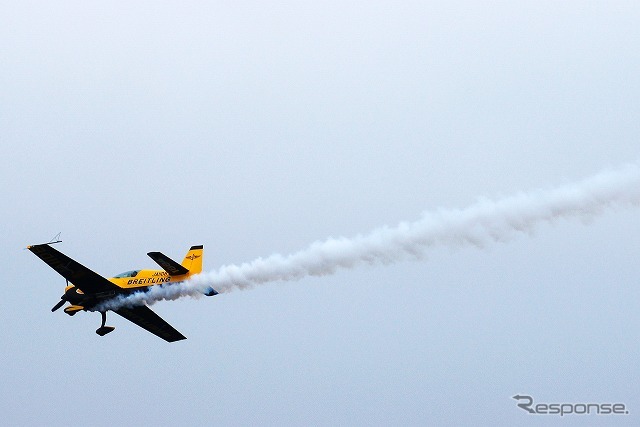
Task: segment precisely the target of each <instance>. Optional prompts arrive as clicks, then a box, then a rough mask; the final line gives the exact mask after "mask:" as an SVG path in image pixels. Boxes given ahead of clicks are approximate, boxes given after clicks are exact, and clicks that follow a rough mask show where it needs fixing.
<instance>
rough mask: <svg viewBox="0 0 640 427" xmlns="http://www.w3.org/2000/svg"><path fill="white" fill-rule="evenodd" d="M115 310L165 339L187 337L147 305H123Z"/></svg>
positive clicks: (171, 340) (173, 339)
mask: <svg viewBox="0 0 640 427" xmlns="http://www.w3.org/2000/svg"><path fill="white" fill-rule="evenodd" d="M115 312H116V313H118V314H119V315H120V316H122V317H124V318H125V319H127V320H130V321H132V322H133V323H135V324H136V325H138V326H140V327H142V328H144V329H146V330H147V331H149V332H151V333H152V334H155V335H157V336H159V337H160V338H162V339H163V340H165V341H168V342H174V341H180V340H184V339H187V337H185V336H184V335H182V334H181V333H180V332H178V331H176V330H175V329H174V328H173V326H171V325H170V324H168V323H167V322H165V321H164V320H163V319H162V317H160V316H158V315H157V314H156V313H154V312H153V310H151V309H150V308H149V307H147V306H146V305H141V306H137V307H133V308H126V307H122V308H119V309H117V310H115Z"/></svg>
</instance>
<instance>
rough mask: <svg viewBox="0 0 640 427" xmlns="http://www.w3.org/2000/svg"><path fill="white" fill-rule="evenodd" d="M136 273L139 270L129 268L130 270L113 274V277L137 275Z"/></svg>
mask: <svg viewBox="0 0 640 427" xmlns="http://www.w3.org/2000/svg"><path fill="white" fill-rule="evenodd" d="M138 273H140V270H130V271H125V272H124V273H120V274H118V275H116V276H113V278H114V279H122V278H125V277H136V276H137V275H138Z"/></svg>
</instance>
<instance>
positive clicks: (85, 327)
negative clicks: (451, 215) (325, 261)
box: [0, 1, 640, 426]
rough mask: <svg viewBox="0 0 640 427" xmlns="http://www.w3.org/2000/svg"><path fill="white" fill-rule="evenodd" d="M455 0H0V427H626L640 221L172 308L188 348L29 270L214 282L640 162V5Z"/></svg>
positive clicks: (621, 220) (438, 253)
mask: <svg viewBox="0 0 640 427" xmlns="http://www.w3.org/2000/svg"><path fill="white" fill-rule="evenodd" d="M444 3H445V2H441V3H435V2H402V3H398V2H371V1H368V2H347V3H345V2H275V3H274V2H270V3H269V5H268V6H267V5H265V3H264V2H251V1H246V2H241V1H236V2H215V3H213V4H212V3H211V2H197V1H193V2H181V3H180V4H178V3H175V4H174V3H170V2H161V3H160V2H101V3H95V4H87V2H80V1H75V2H73V1H65V2H55V3H51V2H37V1H34V2H29V1H25V2H4V3H2V5H1V6H0V40H1V43H0V64H2V65H0V141H1V142H2V146H3V147H4V152H5V153H7V154H8V155H5V156H4V157H3V160H4V162H3V167H2V168H0V178H1V180H0V189H1V191H2V193H1V194H2V196H3V200H4V203H5V208H4V209H3V210H2V213H1V214H0V218H1V219H2V223H3V224H5V226H4V227H3V238H2V239H1V240H0V244H1V245H2V246H1V248H2V252H3V254H4V261H5V262H4V263H3V266H4V275H5V276H4V277H5V281H4V283H5V290H6V294H5V304H4V305H3V309H2V311H0V313H2V316H1V317H2V320H3V327H2V328H1V330H0V342H1V343H2V346H0V360H1V362H2V366H3V368H2V369H1V370H0V413H1V414H3V415H2V417H3V423H4V424H7V425H42V424H48V425H65V424H67V423H68V422H69V421H70V420H83V422H89V423H91V424H93V425H98V426H102V425H113V424H116V423H122V422H126V423H129V424H134V423H135V424H138V425H159V424H181V425H184V424H191V425H211V424H218V425H247V424H254V425H257V424H259V425H434V424H439V425H465V424H466V425H478V424H488V423H491V424H494V425H514V424H524V423H527V422H531V423H539V422H541V421H544V422H546V423H549V422H553V421H557V422H562V423H563V424H578V423H585V422H590V423H602V422H617V423H620V424H630V425H634V424H637V423H638V419H637V416H638V415H636V414H637V413H640V398H639V397H638V396H639V395H640V393H639V391H640V390H639V387H638V384H640V381H639V380H640V378H639V377H640V370H639V368H638V364H637V361H638V360H639V356H640V354H639V350H638V348H639V347H638V344H637V343H638V341H639V339H640V332H639V329H638V323H639V322H640V317H639V315H638V301H639V297H640V291H639V290H638V286H637V278H638V276H639V273H640V271H639V269H638V262H637V249H638V244H637V242H638V241H639V238H640V222H639V221H638V211H637V210H623V211H619V212H613V213H611V212H609V213H607V214H605V215H603V216H601V217H599V218H596V219H595V220H593V221H590V222H588V223H583V222H581V221H560V222H558V223H555V224H554V225H541V226H539V227H537V229H536V231H535V232H534V233H533V235H532V236H527V235H521V236H516V237H515V238H513V239H512V240H510V241H508V242H506V243H500V244H492V245H489V246H487V247H486V248H485V249H482V250H479V249H475V248H462V249H458V250H452V249H450V248H447V247H442V248H434V249H432V250H430V251H429V252H428V253H427V255H428V258H427V259H426V260H425V261H422V262H401V263H397V264H393V265H387V266H375V267H365V268H359V269H356V270H350V271H341V272H338V273H337V274H335V275H332V276H326V277H321V278H305V279H303V280H300V281H297V282H288V283H274V284H267V285H263V286H259V287H256V288H254V289H252V290H248V291H234V292H231V293H228V294H225V295H220V296H217V297H215V298H211V299H204V300H198V301H193V300H180V301H174V302H164V303H159V304H157V305H155V306H154V310H155V311H156V312H157V313H158V314H160V315H161V316H162V317H163V318H165V319H166V320H167V321H168V322H169V323H171V324H172V325H173V326H174V327H175V328H176V329H178V330H179V331H180V332H182V333H183V334H184V335H186V336H187V337H188V339H187V340H186V341H182V342H179V343H174V344H167V343H166V342H164V341H162V340H160V339H158V338H157V337H155V336H153V335H151V334H149V333H148V332H146V331H144V330H142V329H140V328H138V327H137V326H135V325H133V324H130V323H128V322H127V321H126V320H124V319H122V318H120V317H118V316H116V315H113V314H111V315H110V316H109V324H111V325H113V326H116V331H115V332H114V333H112V334H110V335H108V336H106V337H103V338H100V337H98V336H97V335H96V334H95V333H94V331H95V329H96V328H97V327H98V326H99V323H100V316H99V315H97V314H95V313H80V314H78V315H77V316H74V317H73V318H71V317H69V316H66V315H65V314H64V313H62V312H61V311H60V312H56V313H54V314H52V313H51V312H50V311H49V310H50V308H51V307H52V306H53V305H54V304H55V303H56V302H57V301H58V300H59V297H60V295H61V294H62V291H63V287H64V279H62V278H61V277H60V276H58V275H57V274H56V273H55V272H54V271H53V270H51V269H50V268H49V267H48V266H46V265H45V264H44V263H42V262H41V261H40V260H38V259H37V258H36V257H34V256H33V255H32V254H31V253H29V252H28V251H22V250H21V249H22V248H23V247H25V246H26V245H28V244H32V243H40V242H44V241H47V240H48V239H49V238H51V237H53V235H54V234H56V233H57V232H59V231H62V232H63V235H62V236H63V240H64V243H62V244H60V245H58V247H57V248H58V249H59V250H61V251H62V252H64V253H66V254H67V255H69V256H71V257H73V258H75V259H77V260H78V261H79V262H81V263H83V264H84V265H86V266H87V267H89V268H91V269H93V270H94V271H96V272H98V273H101V274H103V275H105V276H111V275H114V274H117V273H120V272H122V271H125V270H129V269H132V268H154V267H155V264H154V263H153V261H152V260H151V259H149V258H148V257H147V256H146V255H145V254H146V253H147V252H149V251H156V250H157V251H162V252H163V253H165V254H167V255H169V256H171V257H173V258H175V259H178V260H180V259H181V258H182V256H183V255H184V253H185V252H186V250H187V249H188V247H189V246H191V245H195V244H203V245H204V247H205V258H204V266H205V269H206V270H213V269H216V268H218V267H220V266H222V265H225V264H233V263H242V262H246V261H251V260H253V259H255V258H256V257H260V256H262V257H265V256H268V255H270V254H272V253H276V252H277V253H282V254H287V253H290V252H295V251H298V250H300V249H303V248H305V247H307V246H308V245H309V244H310V243H311V242H313V241H316V240H322V239H325V238H327V237H329V236H333V237H340V236H347V237H349V236H354V235H357V234H359V233H367V232H368V231H369V230H371V229H374V228H377V227H379V226H382V225H385V224H386V225H390V226H393V225H395V224H397V223H398V222H400V221H405V220H406V221H413V220H416V219H418V218H419V217H420V214H421V212H423V211H425V210H431V209H437V208H441V207H443V208H464V207H466V206H468V205H470V204H473V203H474V202H475V201H476V200H477V198H478V197H482V196H487V197H491V198H500V197H503V196H508V195H511V194H515V193H518V192H520V191H528V190H535V189H538V188H552V187H555V186H557V185H561V184H566V183H569V182H573V181H576V180H579V179H582V178H584V177H587V176H590V175H593V174H595V173H596V172H598V171H600V170H602V169H603V168H607V167H617V166H619V165H622V164H625V163H628V162H637V161H638V142H637V135H638V130H639V129H638V119H637V118H638V116H639V113H640V104H639V103H638V99H640V98H639V95H640V93H639V92H640V87H639V83H638V78H637V76H638V75H639V73H640V51H639V50H638V49H637V46H638V44H639V42H640V40H639V37H640V29H639V28H640V27H638V24H637V23H638V22H640V8H639V7H638V6H637V5H636V4H635V2H589V3H587V2H577V1H568V2H561V3H562V4H559V3H560V2H544V1H537V2H446V5H445V4H444ZM516 393H526V394H530V395H532V396H534V397H535V398H536V400H537V401H540V402H560V401H568V402H587V401H588V402H594V401H596V402H624V403H626V404H627V405H628V407H629V408H630V411H631V415H629V416H626V417H617V418H613V419H611V418H606V419H604V418H597V417H595V416H592V417H590V418H586V419H585V418H584V417H582V418H578V417H572V418H567V417H565V419H562V420H560V419H559V418H552V417H547V418H545V419H543V420H540V419H539V418H537V417H534V416H527V415H526V414H525V413H524V412H523V411H522V410H520V409H518V408H517V407H516V406H515V401H514V400H512V399H511V398H510V397H511V396H513V395H514V394H516Z"/></svg>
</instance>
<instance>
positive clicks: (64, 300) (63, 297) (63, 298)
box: [51, 279, 69, 312]
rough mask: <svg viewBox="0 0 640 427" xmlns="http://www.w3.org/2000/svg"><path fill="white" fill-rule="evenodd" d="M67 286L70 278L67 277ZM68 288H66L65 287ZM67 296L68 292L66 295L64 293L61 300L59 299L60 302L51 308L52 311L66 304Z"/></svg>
mask: <svg viewBox="0 0 640 427" xmlns="http://www.w3.org/2000/svg"><path fill="white" fill-rule="evenodd" d="M67 286H69V280H68V279H67ZM65 289H66V288H65ZM65 296H66V292H65V294H64V295H62V296H61V297H60V301H58V303H57V304H56V305H54V306H53V308H52V309H51V312H54V311H56V310H57V309H59V308H60V307H62V306H63V305H64V303H65V302H67V299H66V298H65Z"/></svg>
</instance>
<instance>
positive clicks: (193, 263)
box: [182, 245, 202, 275]
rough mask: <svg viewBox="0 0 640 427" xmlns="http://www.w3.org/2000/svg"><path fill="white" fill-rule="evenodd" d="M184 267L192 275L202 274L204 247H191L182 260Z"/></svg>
mask: <svg viewBox="0 0 640 427" xmlns="http://www.w3.org/2000/svg"><path fill="white" fill-rule="evenodd" d="M182 266H183V267H184V268H186V269H187V270H189V274H190V275H191V274H198V273H201V272H202V245H199V246H191V249H189V252H187V255H185V257H184V259H183V260H182Z"/></svg>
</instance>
